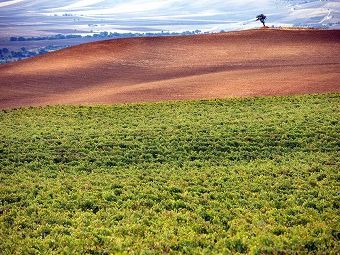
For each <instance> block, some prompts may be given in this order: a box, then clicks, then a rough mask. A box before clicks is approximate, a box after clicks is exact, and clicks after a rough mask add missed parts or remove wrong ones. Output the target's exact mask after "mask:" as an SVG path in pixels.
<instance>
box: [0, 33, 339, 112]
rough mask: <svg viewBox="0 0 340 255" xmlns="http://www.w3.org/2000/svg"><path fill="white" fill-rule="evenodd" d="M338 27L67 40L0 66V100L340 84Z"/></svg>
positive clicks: (284, 91) (308, 89) (85, 100)
mask: <svg viewBox="0 0 340 255" xmlns="http://www.w3.org/2000/svg"><path fill="white" fill-rule="evenodd" d="M339 70H340V31H339V30H328V31H326V30H324V31H323V30H249V31H243V32H233V33H223V34H213V35H198V36H188V37H166V38H165V37H161V38H133V39H121V40H110V41H103V42H96V43H90V44H84V45H80V46H76V47H71V48H68V49H65V50H61V51H58V52H54V53H50V54H46V55H44V56H41V57H37V58H33V59H29V60H25V61H21V62H17V63H12V64H8V65H4V66H1V67H0V108H6V107H18V106H30V105H34V106H35V105H47V104H89V103H90V104H97V103H123V102H143V101H161V100H173V99H193V98H195V99H198V98H217V97H218V98H223V97H234V96H257V95H290V94H302V93H319V92H339V91H340V82H339V81H340V71H339Z"/></svg>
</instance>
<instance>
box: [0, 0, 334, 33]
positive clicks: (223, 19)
mask: <svg viewBox="0 0 340 255" xmlns="http://www.w3.org/2000/svg"><path fill="white" fill-rule="evenodd" d="M261 13H264V14H265V15H267V16H268V25H269V26H310V27H325V28H339V23H340V22H339V21H340V0H334V1H320V0H291V1H289V0H286V1H285V0H258V1H253V0H78V1H77V0H73V1H72V0H57V1H51V0H7V1H3V0H2V1H0V25H1V28H0V32H1V33H2V35H5V34H6V35H8V36H11V35H23V34H24V35H29V34H32V35H37V34H42V33H53V32H57V31H62V29H64V30H65V31H68V30H71V31H74V32H79V33H91V32H93V33H95V32H102V31H109V32H141V33H143V32H161V31H186V30H196V29H199V30H202V31H209V32H215V31H220V30H226V31H231V30H242V29H248V28H253V27H259V26H261V24H259V23H256V22H253V20H254V17H255V16H256V15H258V14H261Z"/></svg>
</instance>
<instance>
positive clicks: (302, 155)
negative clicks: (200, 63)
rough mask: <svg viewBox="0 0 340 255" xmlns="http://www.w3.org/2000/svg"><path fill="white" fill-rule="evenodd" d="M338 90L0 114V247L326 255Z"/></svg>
mask: <svg viewBox="0 0 340 255" xmlns="http://www.w3.org/2000/svg"><path fill="white" fill-rule="evenodd" d="M339 107H340V94H328V95H311V96H292V97H267V98H246V99H229V100H209V101H186V102H165V103H152V104H133V105H115V106H93V107H90V106H83V107H76V106H55V107H44V108H28V109H14V110H2V111H0V131H1V132H0V166H1V171H0V253H1V254H237V253H248V254H307V253H311V254H339V253H340V245H339V239H340V217H339V215H340V213H339V206H340V188H339V180H340V173H339V166H340V164H339V158H340V153H339V151H340V148H339V147H340V134H339V133H340V112H339Z"/></svg>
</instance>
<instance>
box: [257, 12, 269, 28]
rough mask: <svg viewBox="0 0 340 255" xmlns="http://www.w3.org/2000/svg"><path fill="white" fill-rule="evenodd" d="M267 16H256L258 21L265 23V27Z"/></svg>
mask: <svg viewBox="0 0 340 255" xmlns="http://www.w3.org/2000/svg"><path fill="white" fill-rule="evenodd" d="M266 19H267V17H266V16H265V15H264V14H260V15H257V16H256V21H258V20H259V21H261V23H262V24H263V26H264V27H265V26H266V24H265V21H266Z"/></svg>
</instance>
